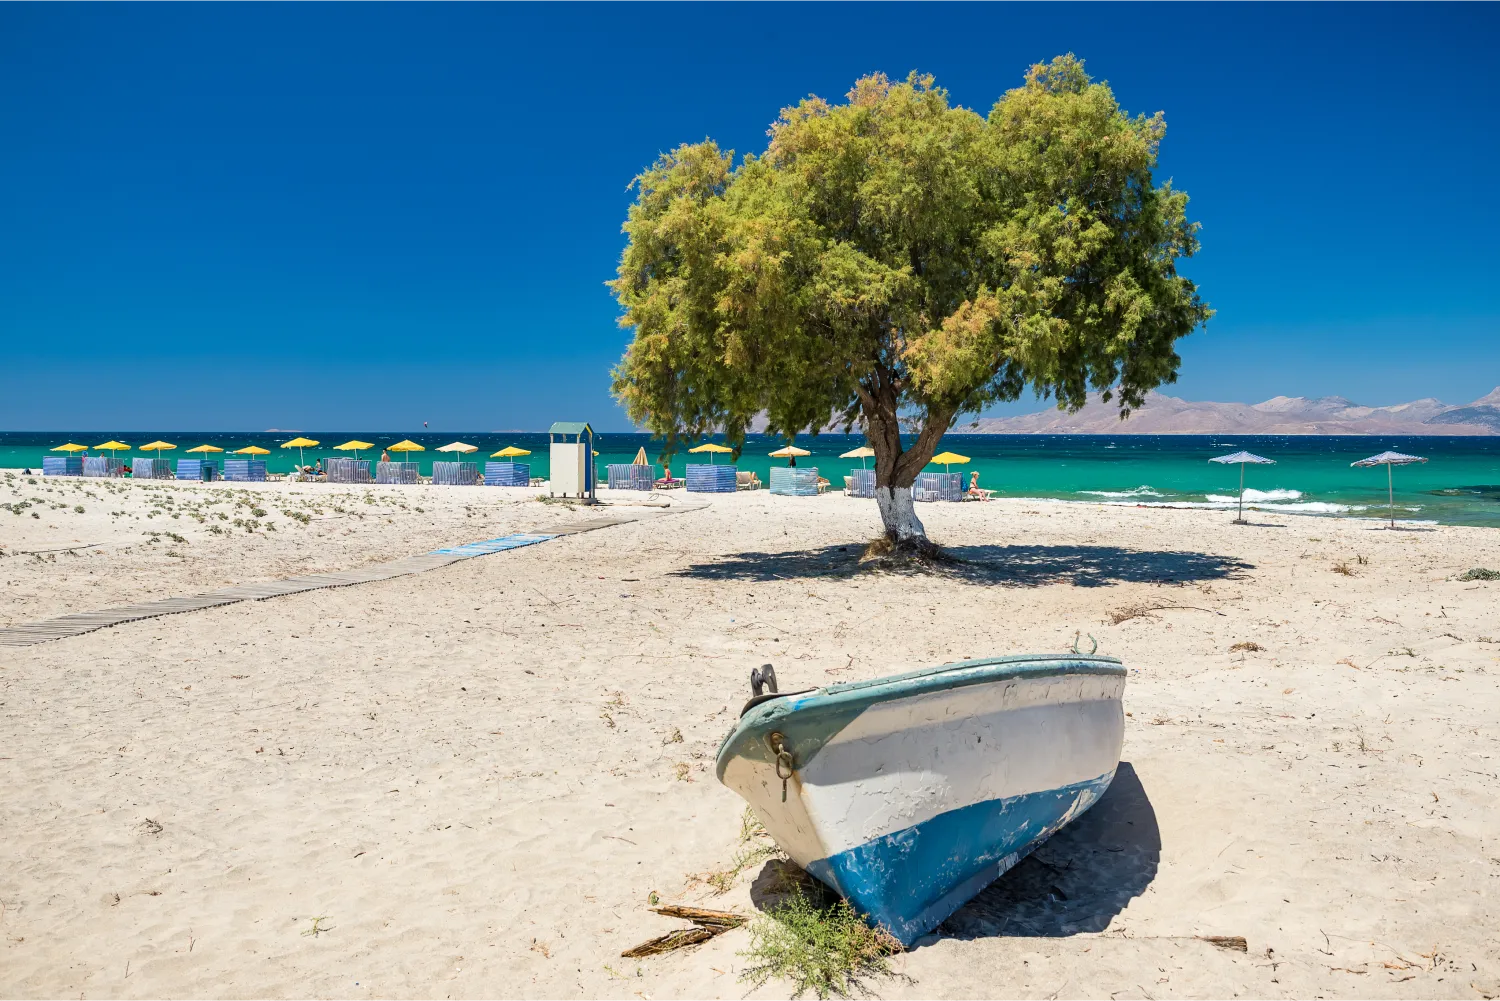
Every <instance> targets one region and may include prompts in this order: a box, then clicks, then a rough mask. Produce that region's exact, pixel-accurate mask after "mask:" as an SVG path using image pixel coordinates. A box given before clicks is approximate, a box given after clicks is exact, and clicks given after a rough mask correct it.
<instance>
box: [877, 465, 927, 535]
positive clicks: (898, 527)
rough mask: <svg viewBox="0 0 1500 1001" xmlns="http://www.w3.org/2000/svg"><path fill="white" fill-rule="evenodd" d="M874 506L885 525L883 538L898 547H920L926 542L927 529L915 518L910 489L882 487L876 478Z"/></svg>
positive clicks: (915, 513) (887, 485)
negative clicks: (878, 509) (878, 510)
mask: <svg viewBox="0 0 1500 1001" xmlns="http://www.w3.org/2000/svg"><path fill="white" fill-rule="evenodd" d="M875 506H876V507H878V508H880V520H881V521H882V522H883V523H884V524H885V537H886V538H888V539H890V540H891V541H892V542H894V543H895V544H896V545H898V546H911V545H921V544H922V543H924V542H926V541H927V529H925V528H923V527H922V522H921V521H920V520H919V519H918V518H917V511H916V507H915V506H914V505H913V504H912V500H911V487H909V486H907V487H893V486H890V485H889V484H886V485H884V486H882V485H881V484H880V482H879V476H878V474H877V476H876V484H875Z"/></svg>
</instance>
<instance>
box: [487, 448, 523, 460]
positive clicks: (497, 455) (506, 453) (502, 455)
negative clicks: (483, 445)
mask: <svg viewBox="0 0 1500 1001" xmlns="http://www.w3.org/2000/svg"><path fill="white" fill-rule="evenodd" d="M530 454H531V452H530V451H529V450H528V449H524V448H516V446H514V445H506V446H505V447H504V448H502V449H501V450H500V451H498V452H491V453H490V458H491V459H513V458H515V457H516V456H518V455H530Z"/></svg>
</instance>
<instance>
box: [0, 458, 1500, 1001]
mask: <svg viewBox="0 0 1500 1001" xmlns="http://www.w3.org/2000/svg"><path fill="white" fill-rule="evenodd" d="M33 480H34V481H35V482H32V481H33ZM535 498H536V490H534V489H532V490H521V489H517V490H508V489H497V488H452V487H431V486H420V487H368V488H367V487H339V486H330V485H325V484H298V485H285V484H265V485H255V486H254V487H241V486H236V485H232V484H213V485H177V484H172V483H130V482H105V481H97V480H51V479H44V478H42V477H33V478H25V477H21V476H19V475H17V474H15V473H10V474H0V504H4V505H6V506H4V507H0V547H3V548H0V581H3V582H4V588H3V591H0V628H3V627H5V626H14V625H19V624H22V623H27V622H33V621H37V620H40V619H45V618H49V617H53V616H57V615H62V614H65V613H69V612H77V611H88V610H94V609H103V608H108V607H111V606H114V605H120V604H125V603H130V602H138V601H142V600H150V599H156V598H166V597H171V596H174V595H186V594H194V593H199V592H201V591H205V590H211V589H214V588H218V587H222V586H225V585H226V584H237V583H246V582H251V581H262V580H273V579H277V578H280V577H288V576H292V575H297V574H306V573H311V572H322V571H334V570H344V569H351V568H357V567H362V566H368V565H372V564H374V563H379V562H384V561H388V560H394V559H397V558H400V557H405V556H410V555H414V554H418V553H423V552H426V551H428V550H431V549H434V548H438V547H442V546H450V545H455V544H460V543H464V542H470V541H474V540H479V539H485V538H491V537H494V536H499V535H503V534H507V533H510V532H518V531H528V530H538V531H545V530H546V529H547V527H548V526H555V525H559V524H563V523H568V522H577V521H579V520H580V519H582V518H587V517H596V516H600V515H604V514H607V515H609V516H621V515H623V516H626V517H630V518H633V519H635V520H634V521H632V522H631V523H629V524H621V525H616V526H613V527H609V528H604V529H600V530H597V531H591V532H586V533H583V534H576V535H569V536H566V537H562V538H558V539H554V540H552V541H549V542H545V543H541V544H538V545H534V546H530V547H527V548H524V549H518V550H515V551H511V552H506V553H499V554H495V555H490V556H483V557H478V558H475V559H469V560H465V561H463V562H459V563H455V564H452V565H450V566H447V567H443V568H441V569H437V570H433V571H431V572H428V573H422V574H417V575H412V576H404V577H399V578H395V579H391V580H385V581H378V582H374V583H368V584H360V585H356V586H351V587H344V588H338V589H331V590H319V591H311V592H307V593H303V594H296V595H289V596H284V597H277V598H271V599H268V600H265V601H246V602H242V603H239V604H233V605H226V606H224V607H220V608H215V609H209V610H204V611H197V612H191V613H186V614H180V615H174V616H169V617H163V618H156V619H149V620H144V621H140V622H134V623H129V624H125V625H121V626H117V627H114V628H109V629H103V630H100V631H97V632H92V633H89V634H87V635H82V636H76V637H71V638H66V639H62V640H57V641H53V642H47V643H41V644H38V645H34V646H28V647H4V646H0V835H3V836H0V995H3V996H5V997H31V996H52V997H63V996H68V997H72V996H78V997H85V998H88V997H101V996H119V997H198V996H222V997H257V996H269V997H283V996H339V997H367V996H368V997H432V996H444V997H481V996H537V997H579V996H583V997H591V996H604V997H620V998H633V997H640V998H663V997H724V998H737V997H742V996H745V994H746V992H747V990H749V993H750V996H754V997H777V996H785V995H786V994H787V993H788V991H789V988H788V986H787V985H785V984H782V983H777V982H772V983H770V984H768V985H766V986H765V987H763V988H759V989H755V990H750V988H749V986H748V985H746V984H743V983H741V982H740V981H739V979H738V978H739V975H740V973H741V971H742V970H743V969H744V966H745V960H744V958H743V957H741V956H740V955H738V953H739V952H740V951H741V950H743V949H745V947H746V944H747V941H748V938H747V933H746V931H745V930H744V929H743V928H742V929H736V930H733V931H730V932H728V933H726V934H724V935H722V936H720V937H719V938H717V939H714V940H713V941H711V942H708V943H706V944H704V945H701V946H697V947H693V948H689V949H685V950H682V951H678V952H675V953H672V954H669V955H666V956H662V957H658V958H653V959H647V960H626V959H622V958H620V953H621V951H622V950H624V949H626V948H629V947H630V946H632V945H635V944H637V943H639V942H641V941H643V940H645V939H647V938H650V937H652V936H654V935H659V934H662V933H663V932H665V931H667V930H669V929H671V928H673V927H677V926H679V925H680V922H675V921H671V920H668V919H666V918H663V917H660V916H658V915H655V914H652V913H650V912H649V911H648V910H647V902H648V899H649V898H650V895H651V894H652V893H655V894H657V895H658V896H659V898H660V899H662V900H663V901H667V902H689V903H695V904H700V905H702V906H707V907H715V908H725V909H733V910H738V911H741V912H744V913H746V914H754V913H755V907H756V900H757V899H758V892H757V891H756V886H757V883H758V882H763V881H764V880H765V879H766V877H767V868H766V867H767V866H769V865H774V863H765V864H757V865H755V866H753V867H751V868H750V869H748V870H746V871H745V872H743V873H742V874H740V875H739V876H738V877H737V878H736V879H734V880H733V881H732V884H731V885H730V889H729V890H728V892H726V893H723V894H716V893H715V891H714V889H713V888H712V887H711V886H710V885H709V884H708V883H706V882H705V875H706V874H708V873H711V872H714V871H716V870H723V869H724V868H725V867H726V866H727V865H728V864H729V862H730V860H731V858H732V857H733V856H734V854H735V852H736V850H737V848H738V839H739V832H740V819H741V814H742V810H743V804H742V802H741V801H740V800H739V799H738V798H737V797H736V796H734V795H733V794H732V793H731V792H729V791H728V790H727V789H725V788H723V787H722V786H720V785H719V784H718V783H717V782H716V781H715V778H714V774H713V758H714V754H715V751H716V748H717V746H718V742H719V741H720V740H721V738H722V737H723V736H724V734H725V733H726V732H727V731H728V729H729V728H730V726H731V724H732V722H733V720H734V719H735V718H736V715H737V714H738V712H739V708H740V706H741V704H742V702H743V701H744V699H745V697H746V696H747V695H748V688H747V678H748V674H749V671H750V669H751V668H752V667H754V666H757V665H759V664H762V663H766V662H770V663H773V664H774V665H775V667H776V670H777V672H778V674H779V675H780V677H781V680H782V684H783V687H784V688H788V689H798V688H806V687H814V686H818V685H822V684H826V683H829V682H831V681H835V680H850V679H856V678H867V677H876V676H880V675H885V674H889V673H893V672H896V671H900V670H905V669H909V668H912V667H918V666H923V665H928V664H936V663H942V662H945V661H949V660H956V659H962V658H968V657H980V656H988V655H998V654H1009V653H1022V652H1060V651H1064V650H1067V649H1069V648H1070V647H1071V646H1072V645H1073V644H1074V642H1075V638H1079V639H1081V642H1082V643H1083V644H1084V649H1085V650H1087V649H1088V648H1089V645H1090V637H1091V636H1092V637H1093V638H1095V639H1097V641H1098V644H1099V652H1100V653H1103V654H1109V655H1112V656H1117V657H1120V658H1122V659H1123V661H1124V662H1125V664H1126V666H1127V668H1129V669H1130V672H1131V673H1130V676H1129V682H1128V685H1127V688H1126V694H1125V699H1126V710H1127V712H1128V713H1129V714H1130V715H1129V717H1128V719H1127V721H1126V722H1127V728H1126V737H1125V749H1124V754H1123V761H1124V764H1123V765H1122V767H1121V769H1120V772H1119V774H1118V776H1117V778H1116V781H1115V784H1114V786H1113V787H1112V788H1111V791H1110V792H1109V794H1108V795H1107V796H1106V798H1105V800H1104V801H1103V802H1101V803H1100V804H1099V805H1098V806H1097V807H1095V808H1094V810H1092V811H1090V812H1089V813H1088V814H1086V815H1085V816H1084V817H1082V818H1081V819H1080V820H1078V821H1076V822H1075V823H1074V824H1073V825H1071V826H1070V827H1068V828H1066V829H1064V831H1063V832H1061V833H1060V834H1059V835H1058V836H1056V837H1055V838H1054V839H1052V841H1050V842H1049V843H1048V844H1047V845H1045V846H1044V847H1043V848H1042V849H1041V850H1040V851H1039V852H1038V853H1037V854H1036V855H1035V856H1033V857H1032V858H1030V859H1028V860H1026V861H1024V862H1023V863H1022V864H1021V865H1020V866H1018V867H1017V868H1016V869H1015V870H1013V871H1012V872H1011V873H1010V874H1008V875H1007V876H1005V877H1004V878H1002V879H1001V880H1000V881H999V882H998V883H997V884H995V885H994V886H992V887H991V888H989V889H988V890H986V891H985V892H984V893H982V894H981V895H980V897H979V898H978V899H976V900H975V901H974V902H972V903H971V904H970V905H968V906H967V907H965V908H964V909H962V910H961V911H960V912H959V913H958V914H956V915H955V916H954V917H953V918H951V919H950V920H949V921H948V923H947V924H946V925H944V926H943V928H942V929H941V930H940V934H937V935H934V936H930V937H929V938H927V939H925V940H923V941H922V942H921V943H919V944H918V946H917V947H915V948H914V949H912V950H911V951H910V952H908V953H905V954H902V955H900V956H897V957H896V958H895V960H894V965H895V967H896V969H897V970H898V971H899V972H900V974H901V976H900V977H894V978H889V979H881V980H877V981H874V982H872V983H871V984H870V986H871V988H872V989H873V990H875V991H876V992H878V993H879V994H880V996H882V997H889V998H899V997H932V996H945V997H989V996H1007V995H1015V996H1025V997H1064V996H1110V997H1114V998H1135V997H1152V998H1167V997H1189V996H1191V997H1199V996H1215V997H1233V996H1243V995H1249V996H1265V997H1282V996H1287V997H1291V996H1313V995H1317V996H1323V997H1394V998H1408V997H1410V998H1429V997H1430V998H1438V997H1481V996H1482V997H1494V996H1496V995H1500V931H1497V929H1500V804H1497V799H1496V795H1495V791H1496V789H1497V788H1500V734H1497V730H1496V727H1495V720H1496V718H1497V713H1500V583H1494V582H1489V583H1486V582H1464V581H1460V580H1457V579H1456V576H1457V575H1458V574H1459V573H1461V572H1462V571H1465V570H1468V569H1469V568H1471V567H1476V566H1477V567H1489V568H1494V569H1500V533H1497V532H1495V531H1493V530H1488V529H1476V528H1452V527H1441V526H1439V527H1426V528H1422V529H1416V530H1407V531H1385V530H1383V529H1382V528H1381V526H1380V523H1378V522H1372V521H1358V520H1330V519H1319V518H1307V517H1294V516H1284V515H1283V516H1271V515H1265V514H1258V513H1257V514H1252V515H1251V520H1252V522H1254V523H1255V524H1253V525H1251V526H1248V527H1238V526H1234V525H1231V524H1229V520H1230V518H1231V517H1232V515H1228V514H1224V513H1222V512H1209V511H1194V510H1167V509H1144V508H1128V507H1107V506H1094V505H1082V504H1063V503H1052V502H1037V501H1005V500H997V501H994V502H991V503H988V504H972V503H971V504H961V505H960V504H949V505H937V504H933V505H925V506H923V507H922V508H921V512H920V513H921V516H922V517H923V519H924V520H925V522H926V525H927V528H928V531H929V533H930V535H931V536H932V537H933V539H934V540H936V541H938V542H940V543H941V544H943V545H945V546H948V547H951V549H952V550H953V552H954V553H955V554H956V555H958V556H959V557H961V558H962V560H963V562H961V563H958V564H956V565H954V566H953V567H952V568H951V569H949V570H947V571H945V572H942V573H928V574H921V575H910V576H908V575H899V574H891V573H882V572H870V571H862V570H861V569H860V564H859V555H860V551H861V549H862V546H863V543H864V542H865V541H867V540H868V539H869V538H870V537H871V536H872V535H874V534H875V533H876V531H877V529H878V518H877V516H876V512H875V508H874V504H873V502H869V501H857V500H852V499H848V498H844V497H842V496H824V497H819V498H784V497H771V496H769V495H768V494H767V493H765V492H764V491H761V492H756V493H746V494H737V495H729V496H715V497H704V496H700V495H691V496H685V495H683V494H682V493H680V492H674V493H673V494H671V495H669V496H666V497H665V498H664V501H665V503H666V504H668V505H669V506H664V507H647V506H641V503H640V502H641V501H643V500H644V499H645V498H644V495H639V496H637V497H634V498H625V497H619V496H616V497H612V498H608V499H609V500H611V501H619V502H624V501H627V500H632V499H633V500H634V501H635V503H632V504H630V505H628V506H625V505H624V504H623V503H622V504H621V505H620V506H612V507H606V508H604V509H603V510H602V511H597V512H588V511H581V510H575V509H571V508H569V507H566V506H563V505H559V504H548V503H541V502H539V501H537V500H536V499H535ZM22 503H25V504H27V505H28V506H25V507H19V508H18V505H20V504H22ZM79 508H82V510H81V511H80V510H78V509H79ZM256 512H260V513H256ZM221 514H222V515H223V517H220V515H221ZM34 515H35V517H34ZM236 520H238V522H239V523H238V524H236ZM250 522H255V528H254V530H253V531H247V525H248V524H249V523H250ZM216 530H217V531H216ZM149 533H159V534H156V535H151V534H149ZM74 547H82V548H74ZM48 550H51V551H48ZM1244 644H1253V645H1254V646H1253V647H1250V648H1246V647H1245V646H1244ZM1198 936H1243V937H1244V938H1245V940H1246V943H1247V946H1248V949H1247V951H1245V952H1240V951H1235V950H1229V949H1224V948H1220V947H1217V946H1215V945H1213V944H1210V943H1208V942H1205V941H1203V940H1201V939H1200V938H1199V937H1198Z"/></svg>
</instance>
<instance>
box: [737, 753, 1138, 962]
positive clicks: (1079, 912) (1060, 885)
mask: <svg viewBox="0 0 1500 1001" xmlns="http://www.w3.org/2000/svg"><path fill="white" fill-rule="evenodd" d="M1160 864H1161V831H1160V829H1159V828H1158V827H1157V824H1156V811H1155V810H1154V809H1153V808H1152V806H1151V800H1150V799H1149V798H1148V797H1147V796H1146V790H1145V789H1144V788H1143V787H1142V786H1141V781H1140V778H1139V777H1137V775H1136V773H1135V769H1134V768H1133V767H1131V765H1130V762H1128V761H1122V762H1120V766H1119V768H1118V769H1117V770H1116V772H1115V778H1114V781H1113V782H1111V783H1110V786H1109V789H1108V790H1107V791H1106V792H1105V794H1104V795H1103V796H1102V797H1100V799H1099V802H1097V803H1095V804H1094V806H1093V807H1092V808H1091V809H1090V810H1089V811H1088V812H1087V813H1085V814H1084V815H1083V816H1082V817H1079V818H1078V819H1077V820H1075V821H1073V822H1072V823H1071V824H1069V825H1068V826H1066V827H1064V828H1063V829H1062V830H1060V831H1058V832H1057V833H1056V834H1054V835H1053V836H1052V837H1051V838H1049V839H1047V841H1045V842H1044V843H1043V844H1042V845H1041V847H1040V848H1038V849H1037V850H1036V851H1035V852H1033V853H1032V854H1031V855H1029V856H1027V857H1026V858H1024V859H1022V860H1021V861H1020V862H1019V863H1018V864H1017V865H1016V866H1015V868H1013V869H1011V870H1010V871H1009V872H1007V873H1005V874H1004V875H1003V876H1001V877H1000V878H999V879H997V880H995V882H993V883H991V884H990V885H989V886H987V887H985V888H984V889H983V890H981V891H980V892H979V893H978V894H977V895H976V896H975V897H974V898H973V899H972V900H970V901H969V902H968V903H966V904H964V906H962V907H960V908H959V909H958V910H957V911H955V912H954V913H953V914H952V915H951V916H950V917H949V918H948V920H946V921H944V922H943V923H942V924H941V925H939V926H938V928H937V929H936V934H938V935H944V936H948V937H952V938H964V939H972V938H990V937H998V936H1001V935H1009V936H1017V937H1037V938H1060V937H1065V936H1068V935H1077V934H1081V933H1091V932H1102V931H1104V930H1105V929H1106V928H1108V927H1109V923H1110V921H1111V920H1112V919H1113V918H1114V917H1115V915H1117V914H1119V913H1120V912H1121V911H1123V910H1124V909H1125V908H1126V906H1127V905H1129V903H1130V901H1131V900H1133V899H1135V898H1136V897H1138V896H1140V895H1141V894H1142V893H1144V892H1145V891H1146V888H1147V887H1148V886H1150V885H1151V882H1152V881H1153V880H1154V879H1155V878H1156V871H1157V868H1158V867H1159V866H1160ZM794 892H799V893H801V894H803V895H804V896H807V897H808V898H809V899H811V900H813V902H814V903H815V904H818V905H826V904H828V903H831V902H832V901H833V900H835V899H837V895H836V894H835V893H834V892H833V891H832V890H830V889H828V888H827V887H825V886H823V884H822V883H820V882H818V881H817V880H816V879H815V878H813V877H812V876H811V875H809V874H808V873H807V872H805V871H804V870H803V869H802V868H800V867H799V866H797V865H796V864H795V863H793V862H791V861H788V860H786V859H773V860H771V861H770V862H767V863H766V865H765V866H764V867H763V868H762V869H761V871H760V873H759V874H758V875H757V876H756V878H755V880H754V882H753V884H752V885H751V887H750V899H751V901H752V902H753V903H754V905H755V906H756V908H758V909H760V910H767V909H769V908H773V907H775V906H777V905H778V904H779V903H781V902H782V901H783V900H785V899H786V897H787V895H788V894H790V893H794ZM925 941H931V939H930V938H929V939H926V940H925Z"/></svg>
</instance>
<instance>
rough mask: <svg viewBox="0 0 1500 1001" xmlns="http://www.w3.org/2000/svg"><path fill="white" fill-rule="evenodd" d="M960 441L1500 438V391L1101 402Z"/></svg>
mask: <svg viewBox="0 0 1500 1001" xmlns="http://www.w3.org/2000/svg"><path fill="white" fill-rule="evenodd" d="M953 430H954V431H956V432H958V433H960V434H1372V435H1373V434H1401V435H1492V434H1500V387H1496V388H1495V389H1494V390H1493V391H1492V392H1491V393H1489V394H1488V395H1487V396H1483V397H1480V398H1479V399H1477V400H1475V401H1474V402H1473V403H1468V404H1463V405H1458V406H1455V405H1453V404H1448V403H1443V402H1442V401H1440V400H1434V399H1425V400H1414V401H1413V402H1411V403H1398V404H1396V405H1394V406H1389V407H1362V406H1360V405H1359V404H1357V403H1353V402H1351V401H1349V400H1346V399H1344V398H1343V397H1341V396H1323V397H1319V398H1317V399H1308V398H1307V397H1303V396H1277V397H1275V398H1273V399H1270V400H1266V401H1265V402H1264V403H1253V404H1252V403H1211V402H1197V401H1193V400H1183V399H1178V398H1177V397H1175V396H1167V395H1166V394H1164V393H1150V394H1149V395H1148V396H1147V397H1146V402H1145V404H1144V405H1143V406H1142V407H1141V408H1140V409H1139V410H1136V411H1135V412H1134V413H1132V414H1131V415H1130V417H1129V418H1128V419H1127V420H1123V421H1122V420H1120V414H1119V410H1118V408H1117V407H1116V406H1115V404H1113V403H1102V402H1100V401H1099V399H1098V398H1097V397H1095V398H1093V399H1091V400H1090V401H1089V403H1088V405H1087V406H1085V407H1084V408H1083V409H1082V410H1080V411H1078V412H1077V413H1076V414H1070V413H1068V412H1067V411H1065V410H1044V411H1041V412H1039V413H1034V414H1023V415H1021V416H1019V417H980V418H977V419H974V420H969V421H962V420H961V421H960V422H959V423H958V424H957V425H955V426H954V428H953Z"/></svg>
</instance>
